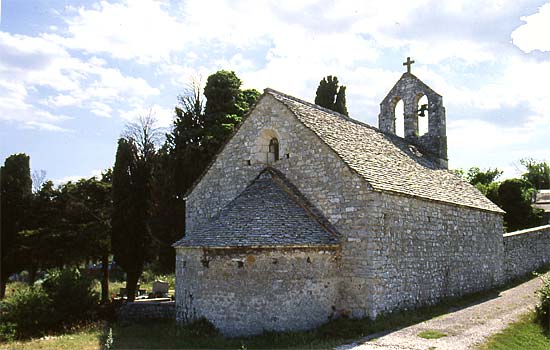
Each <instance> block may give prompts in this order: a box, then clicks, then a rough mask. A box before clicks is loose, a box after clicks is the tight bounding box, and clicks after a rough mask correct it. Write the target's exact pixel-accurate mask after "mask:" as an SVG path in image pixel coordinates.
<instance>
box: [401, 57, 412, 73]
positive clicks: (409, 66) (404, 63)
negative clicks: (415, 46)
mask: <svg viewBox="0 0 550 350" xmlns="http://www.w3.org/2000/svg"><path fill="white" fill-rule="evenodd" d="M413 63H414V61H411V58H410V57H407V62H403V65H404V66H407V73H410V72H411V65H412V64H413Z"/></svg>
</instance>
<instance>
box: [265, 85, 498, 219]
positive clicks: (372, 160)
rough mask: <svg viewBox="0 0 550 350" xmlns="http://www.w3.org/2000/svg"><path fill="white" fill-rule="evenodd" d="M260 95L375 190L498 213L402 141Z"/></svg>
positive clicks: (285, 98)
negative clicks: (281, 106)
mask: <svg viewBox="0 0 550 350" xmlns="http://www.w3.org/2000/svg"><path fill="white" fill-rule="evenodd" d="M265 93H266V94H269V95H271V96H273V97H274V98H275V99H277V100H278V101H280V102H281V103H283V104H284V105H285V106H286V107H288V109H289V110H290V111H291V112H292V113H293V114H294V115H295V116H296V117H297V118H298V120H299V121H301V122H302V123H303V124H304V125H305V126H306V127H307V128H309V129H310V130H312V131H313V132H314V133H315V134H316V135H317V136H318V137H319V138H320V139H321V140H322V141H323V142H324V143H325V144H326V145H328V146H329V147H330V148H331V149H332V150H333V151H334V152H336V154H337V155H338V156H339V157H340V158H341V159H342V160H343V161H344V162H345V163H346V164H347V165H348V166H349V167H350V168H351V169H352V170H353V171H355V172H356V173H357V174H359V175H360V176H362V177H363V178H364V179H365V180H366V181H367V182H368V183H369V184H370V185H371V186H372V188H373V189H374V190H379V191H389V192H395V193H400V194H404V195H409V196H414V197H420V198H425V199H429V200H434V201H439V202H445V203H450V204H456V205H460V206H466V207H473V208H478V209H482V210H487V211H492V212H499V213H503V211H502V210H501V209H500V208H499V207H498V206H496V205H495V204H494V203H493V202H491V201H490V200H489V199H487V198H486V197H485V196H484V195H483V194H482V193H481V192H479V191H478V190H477V189H476V188H475V187H474V186H472V185H470V184H469V183H468V182H466V181H465V180H464V179H462V178H461V177H459V176H457V175H456V174H454V173H452V172H451V171H449V170H447V169H441V168H440V167H438V166H437V164H436V163H435V161H434V160H432V159H431V158H430V157H429V156H426V155H424V154H422V152H420V151H419V150H418V149H417V148H416V147H415V146H413V145H411V144H409V143H408V142H407V141H405V139H403V138H401V137H398V136H396V135H392V134H387V133H383V132H381V131H380V130H378V129H377V128H375V127H372V126H370V125H367V124H365V123H361V122H359V121H357V120H354V119H351V118H349V117H347V116H344V115H342V114H339V113H336V112H333V111H330V110H328V109H325V108H322V107H319V106H317V105H314V104H312V103H308V102H305V101H302V100H300V99H297V98H295V97H292V96H289V95H286V94H283V93H281V92H278V91H275V90H272V89H265Z"/></svg>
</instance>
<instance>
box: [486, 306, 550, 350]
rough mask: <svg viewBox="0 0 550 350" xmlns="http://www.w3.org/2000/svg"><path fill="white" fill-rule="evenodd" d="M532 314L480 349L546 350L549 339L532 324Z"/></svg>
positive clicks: (538, 326)
mask: <svg viewBox="0 0 550 350" xmlns="http://www.w3.org/2000/svg"><path fill="white" fill-rule="evenodd" d="M533 318H534V314H533V313H531V314H528V315H525V316H524V317H523V318H522V319H521V320H519V321H518V322H516V323H513V324H512V325H510V326H508V327H507V328H506V329H504V330H503V331H502V332H500V333H497V334H495V335H493V336H492V337H490V338H489V340H488V341H487V342H486V343H485V344H483V345H482V346H481V347H480V349H483V350H548V349H550V338H549V337H548V335H547V333H545V332H544V330H543V328H542V327H541V326H540V325H539V324H537V323H535V322H534V319H533Z"/></svg>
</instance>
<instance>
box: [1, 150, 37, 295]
mask: <svg viewBox="0 0 550 350" xmlns="http://www.w3.org/2000/svg"><path fill="white" fill-rule="evenodd" d="M31 200H32V180H31V171H30V165H29V156H27V155H26V154H23V153H21V154H14V155H12V156H9V157H8V158H6V160H5V162H4V166H2V167H1V168H0V201H1V203H0V205H1V207H0V212H1V227H0V229H1V231H2V234H1V235H0V239H1V242H0V244H1V250H0V259H1V261H0V298H3V297H4V293H5V290H6V282H7V279H8V277H9V275H10V274H12V273H14V272H17V269H18V266H17V253H16V250H17V249H18V233H19V232H20V231H21V230H23V229H25V228H26V216H27V214H29V209H30V205H31Z"/></svg>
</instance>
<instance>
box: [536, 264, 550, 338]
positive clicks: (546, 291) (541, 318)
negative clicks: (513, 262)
mask: <svg viewBox="0 0 550 350" xmlns="http://www.w3.org/2000/svg"><path fill="white" fill-rule="evenodd" d="M537 275H538V276H539V277H540V279H542V286H541V287H540V289H539V290H537V296H538V298H539V302H538V304H537V306H536V307H535V319H536V320H537V322H538V323H540V324H541V325H542V326H543V327H544V328H545V329H548V327H549V326H550V322H549V321H550V275H548V274H537Z"/></svg>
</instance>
